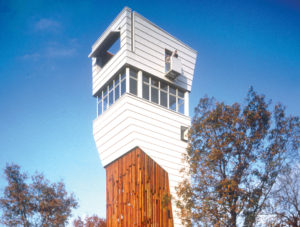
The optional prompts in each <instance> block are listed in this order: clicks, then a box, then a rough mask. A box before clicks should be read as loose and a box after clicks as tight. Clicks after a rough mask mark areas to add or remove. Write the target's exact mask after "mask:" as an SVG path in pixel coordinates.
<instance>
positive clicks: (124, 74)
mask: <svg viewBox="0 0 300 227" xmlns="http://www.w3.org/2000/svg"><path fill="white" fill-rule="evenodd" d="M125 78H126V73H125V72H123V73H122V75H121V80H123V79H125Z"/></svg>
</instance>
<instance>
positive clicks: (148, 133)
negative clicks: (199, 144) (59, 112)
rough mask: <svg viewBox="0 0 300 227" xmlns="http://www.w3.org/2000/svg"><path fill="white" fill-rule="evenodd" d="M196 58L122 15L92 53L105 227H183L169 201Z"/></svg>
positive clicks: (135, 17) (126, 12)
mask: <svg viewBox="0 0 300 227" xmlns="http://www.w3.org/2000/svg"><path fill="white" fill-rule="evenodd" d="M196 56H197V53H196V51H195V50H193V49H192V48H190V47H189V46H187V45H186V44H184V43H183V42H181V41H180V40H178V39H176V38H175V37H173V36H172V35H170V34H169V33H167V32H166V31H164V30H163V29H161V28H160V27H158V26H157V25H155V24H153V23H152V22H150V21H149V20H147V19H145V18H144V17H143V16H141V15H140V14H138V13H136V12H134V11H131V9H129V8H127V7H125V8H124V9H123V10H122V11H121V12H120V14H119V15H118V16H117V17H116V18H115V19H114V21H113V22H112V23H111V24H110V25H109V26H108V28H107V29H106V30H105V31H104V32H103V34H102V35H101V36H100V37H99V38H98V40H97V41H96V42H95V43H94V45H93V46H92V51H91V53H90V55H89V57H90V58H91V59H92V72H93V96H94V97H95V98H97V117H96V119H95V120H94V122H93V135H94V139H95V142H96V146H97V149H98V151H99V154H100V159H101V161H102V164H103V166H104V167H105V169H106V187H107V194H106V197H107V198H106V199H107V224H108V226H146V225H147V226H163V227H165V226H180V220H179V219H178V218H177V216H176V207H175V204H174V202H171V203H170V200H169V198H170V195H172V197H176V191H175V187H176V186H177V185H178V183H179V182H180V180H181V175H180V169H181V168H183V167H184V163H183V161H182V158H183V154H184V153H185V152H186V147H187V138H186V132H187V128H188V127H189V126H190V124H191V119H190V117H189V93H190V91H191V87H192V81H193V74H194V68H195V62H196Z"/></svg>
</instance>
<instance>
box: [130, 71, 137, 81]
mask: <svg viewBox="0 0 300 227" xmlns="http://www.w3.org/2000/svg"><path fill="white" fill-rule="evenodd" d="M129 75H130V77H133V78H136V79H137V71H135V70H134V69H130V73H129Z"/></svg>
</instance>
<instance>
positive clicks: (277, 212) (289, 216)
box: [267, 165, 300, 227]
mask: <svg viewBox="0 0 300 227" xmlns="http://www.w3.org/2000/svg"><path fill="white" fill-rule="evenodd" d="M270 208H271V209H270V212H269V213H267V214H268V215H271V217H272V218H271V220H270V221H269V225H270V226H277V227H280V226H291V227H299V226H300V167H299V165H295V166H293V168H288V169H286V170H285V171H283V173H282V174H280V176H278V180H277V182H276V184H275V187H274V189H273V192H272V196H271V204H270Z"/></svg>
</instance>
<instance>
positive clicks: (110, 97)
mask: <svg viewBox="0 0 300 227" xmlns="http://www.w3.org/2000/svg"><path fill="white" fill-rule="evenodd" d="M113 103H114V91H113V90H111V91H109V106H111V105H112V104H113Z"/></svg>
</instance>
